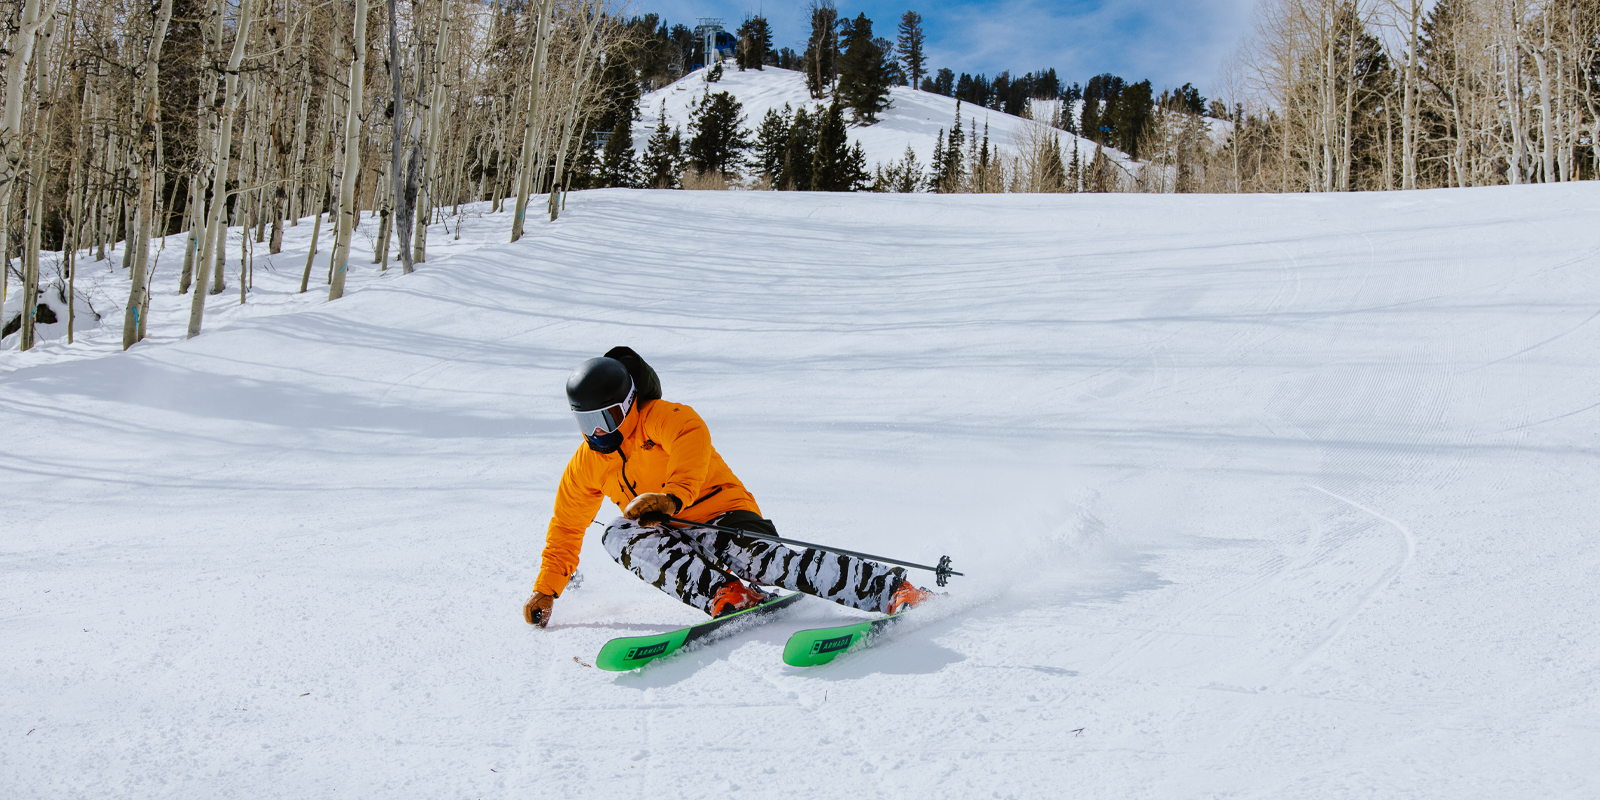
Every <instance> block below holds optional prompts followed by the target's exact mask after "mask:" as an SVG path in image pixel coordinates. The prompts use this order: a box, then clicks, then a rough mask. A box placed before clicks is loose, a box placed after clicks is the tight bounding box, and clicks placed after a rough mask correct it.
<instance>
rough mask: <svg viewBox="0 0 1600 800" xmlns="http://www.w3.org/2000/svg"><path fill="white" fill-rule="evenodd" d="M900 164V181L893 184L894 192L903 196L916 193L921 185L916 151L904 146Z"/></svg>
mask: <svg viewBox="0 0 1600 800" xmlns="http://www.w3.org/2000/svg"><path fill="white" fill-rule="evenodd" d="M940 133H943V131H940ZM900 163H901V166H900V169H901V172H900V179H899V180H898V181H896V182H895V186H894V191H896V192H902V193H905V194H910V193H911V192H915V191H917V189H918V187H920V186H921V185H922V165H921V164H919V163H917V151H916V150H915V149H913V148H912V147H911V145H909V144H908V145H906V154H905V157H904V158H902V159H901V162H900Z"/></svg>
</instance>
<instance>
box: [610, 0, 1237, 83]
mask: <svg viewBox="0 0 1600 800" xmlns="http://www.w3.org/2000/svg"><path fill="white" fill-rule="evenodd" d="M835 2H837V3H838V6H839V11H840V13H842V14H848V15H850V16H851V17H852V18H853V17H855V16H856V15H857V14H860V13H865V14H866V15H867V17H868V18H869V19H871V20H872V22H873V32H874V33H876V34H877V35H879V36H884V37H886V38H890V39H893V38H894V37H895V28H896V26H898V25H899V22H900V15H901V14H904V13H905V12H906V11H908V10H911V11H916V12H917V13H919V14H921V15H922V18H923V28H924V29H925V30H926V31H927V36H928V46H927V49H928V56H929V58H928V60H929V63H930V66H932V67H933V68H935V69H937V68H938V67H949V68H950V69H952V70H955V72H956V73H957V74H960V73H962V72H972V73H978V72H982V73H985V74H987V75H989V76H990V77H993V76H994V75H995V74H996V73H998V72H1000V71H1001V70H1007V69H1009V70H1011V72H1012V73H1013V74H1020V73H1024V72H1030V71H1033V70H1038V69H1043V68H1046V67H1054V68H1055V69H1056V72H1057V73H1058V74H1059V75H1060V76H1061V79H1062V80H1063V81H1065V82H1067V83H1072V82H1079V83H1081V82H1083V81H1086V80H1088V78H1089V77H1090V76H1092V75H1097V74H1099V73H1102V72H1111V73H1114V74H1117V75H1120V76H1122V77H1123V78H1126V79H1128V80H1142V79H1145V78H1148V79H1150V81H1151V82H1153V83H1154V84H1155V88H1156V90H1157V91H1160V90H1161V89H1162V88H1172V87H1177V86H1181V85H1183V84H1184V83H1186V82H1189V83H1194V84H1195V85H1196V86H1198V87H1200V91H1201V93H1202V94H1205V95H1207V96H1211V95H1213V94H1214V86H1215V84H1216V77H1217V75H1218V73H1219V67H1220V66H1221V64H1222V62H1223V60H1224V59H1225V58H1226V57H1227V56H1228V54H1230V53H1232V52H1233V51H1234V49H1235V48H1236V47H1237V46H1238V44H1239V42H1240V41H1241V40H1242V39H1243V38H1244V36H1245V34H1246V33H1247V32H1248V31H1249V29H1250V12H1251V9H1252V8H1253V7H1254V6H1255V4H1256V0H1197V1H1196V2H1160V1H1159V0H1122V2H1107V1H1105V0H1099V1H1096V0H1056V2H1048V1H1047V0H935V1H933V2H908V0H888V1H887V2H885V1H884V0H835ZM645 12H650V13H656V14H660V15H661V16H662V17H663V18H664V19H665V20H666V21H668V22H670V23H673V24H677V23H682V24H685V25H689V26H690V27H693V26H694V20H695V18H696V17H721V18H722V19H723V23H724V25H725V26H726V27H727V28H728V29H729V30H732V29H733V28H735V27H737V26H738V24H739V21H740V20H742V19H743V18H744V17H745V15H747V14H755V13H758V12H759V13H764V14H765V15H766V17H767V19H768V20H770V21H771V22H772V26H773V29H774V34H775V37H774V39H775V41H774V46H777V47H784V46H787V47H793V48H794V49H795V50H797V51H799V50H802V49H803V48H804V39H805V37H806V36H807V34H808V33H809V30H810V23H809V18H808V16H807V14H806V3H805V2H804V0H786V1H774V0H766V1H765V2H763V1H762V0H754V2H749V1H747V0H635V4H634V6H633V8H632V13H635V14H638V13H645Z"/></svg>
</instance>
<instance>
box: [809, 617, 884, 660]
mask: <svg viewBox="0 0 1600 800" xmlns="http://www.w3.org/2000/svg"><path fill="white" fill-rule="evenodd" d="M899 620H900V614H896V615H894V616H892V617H878V618H877V619H869V620H865V621H862V622H853V623H851V624H849V625H839V626H837V627H833V628H812V629H810V630H804V631H796V632H795V633H794V635H792V636H790V637H789V643H788V644H786V645H784V646H783V663H785V664H788V665H789V666H791V667H815V666H817V665H819V664H826V663H828V662H829V661H832V660H834V659H835V658H838V657H839V656H840V655H843V654H844V653H846V652H848V651H850V650H852V649H856V648H859V647H866V646H867V644H868V643H870V642H871V641H872V639H874V638H876V637H877V636H878V634H880V633H882V632H883V631H884V629H886V628H888V627H889V626H891V625H893V624H895V623H896V622H898V621H899Z"/></svg>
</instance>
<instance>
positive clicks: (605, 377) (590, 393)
mask: <svg viewBox="0 0 1600 800" xmlns="http://www.w3.org/2000/svg"><path fill="white" fill-rule="evenodd" d="M632 390H633V378H632V377H631V376H629V375H628V368H627V367H624V366H622V362H621V361H618V360H616V359H614V358H606V357H604V356H602V357H600V358H591V359H589V360H588V361H585V362H583V363H582V364H579V365H578V368H577V369H575V370H573V371H572V377H570V378H567V402H568V403H570V404H572V410H573V411H596V410H599V409H602V408H605V407H606V406H610V405H616V404H618V403H621V402H623V401H624V400H627V399H628V392H630V391H632Z"/></svg>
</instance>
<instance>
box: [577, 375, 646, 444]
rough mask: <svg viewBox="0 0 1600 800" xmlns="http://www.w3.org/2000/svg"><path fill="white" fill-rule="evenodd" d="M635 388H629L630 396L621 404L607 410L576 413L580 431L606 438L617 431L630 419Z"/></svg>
mask: <svg viewBox="0 0 1600 800" xmlns="http://www.w3.org/2000/svg"><path fill="white" fill-rule="evenodd" d="M633 393H634V386H633V385H631V384H630V385H629V386H628V396H627V397H625V398H623V399H622V402H620V403H612V404H611V405H609V406H606V407H605V408H597V409H595V410H593V411H574V412H572V415H573V416H575V417H577V418H578V430H580V431H582V432H583V435H585V436H604V435H605V434H608V433H611V432H613V431H615V430H616V429H617V428H618V427H620V426H621V425H622V421H623V420H625V419H627V418H628V410H629V409H631V408H633Z"/></svg>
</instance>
